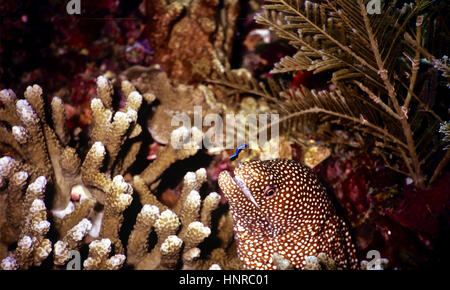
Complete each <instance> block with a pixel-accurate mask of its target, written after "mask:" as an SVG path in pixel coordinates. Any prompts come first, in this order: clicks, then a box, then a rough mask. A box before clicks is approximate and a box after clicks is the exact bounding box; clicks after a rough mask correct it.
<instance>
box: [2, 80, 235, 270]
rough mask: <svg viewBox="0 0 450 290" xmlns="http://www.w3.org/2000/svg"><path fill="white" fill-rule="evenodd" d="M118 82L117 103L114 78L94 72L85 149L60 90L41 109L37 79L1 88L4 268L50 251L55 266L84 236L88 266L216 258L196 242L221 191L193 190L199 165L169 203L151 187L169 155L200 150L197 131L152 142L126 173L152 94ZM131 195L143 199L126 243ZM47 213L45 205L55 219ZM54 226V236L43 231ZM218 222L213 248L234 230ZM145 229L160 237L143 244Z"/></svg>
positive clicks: (200, 179) (204, 264)
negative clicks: (68, 120) (152, 154)
mask: <svg viewBox="0 0 450 290" xmlns="http://www.w3.org/2000/svg"><path fill="white" fill-rule="evenodd" d="M121 87H122V92H123V93H124V96H125V102H124V105H123V106H122V107H117V105H115V104H116V103H117V102H115V100H114V95H113V93H114V88H113V85H112V82H110V81H109V80H108V79H107V78H105V77H103V76H101V77H99V78H98V79H97V98H94V99H93V100H92V101H91V109H92V116H93V121H92V126H91V128H90V137H91V139H90V141H89V144H88V148H83V147H81V146H82V145H80V144H77V143H76V142H75V141H74V140H72V139H71V138H70V134H69V133H68V132H67V131H66V127H65V124H64V122H65V113H64V104H63V102H62V101H61V100H60V99H59V98H57V97H54V98H53V99H52V101H51V106H50V108H46V104H45V103H46V102H45V101H44V99H43V97H42V90H41V88H40V87H39V86H37V85H34V86H32V87H29V88H28V89H27V90H26V92H25V99H18V98H17V97H16V95H15V94H14V93H13V92H12V91H10V90H3V91H1V93H0V101H1V103H0V105H1V106H0V110H1V117H0V118H1V126H0V129H1V130H2V131H1V133H2V134H1V139H0V148H1V150H2V152H9V155H10V156H4V157H2V158H0V190H1V194H2V195H1V197H2V200H1V202H0V205H1V206H2V208H4V209H5V211H4V212H2V215H1V218H0V222H1V236H0V238H1V243H0V254H1V256H0V258H1V259H2V260H3V261H2V264H1V265H2V269H28V268H30V267H32V266H34V267H38V266H40V265H41V264H42V262H43V261H44V260H45V259H46V258H47V257H48V255H49V253H50V252H51V251H53V253H54V254H53V265H54V267H55V268H61V267H62V266H64V265H65V264H66V263H68V262H69V260H70V259H71V253H72V251H78V250H80V249H81V247H83V246H85V245H86V244H89V255H88V257H87V259H86V260H85V261H84V263H83V266H84V268H85V269H119V268H120V267H122V266H123V265H125V264H127V265H130V266H135V267H136V268H138V269H173V268H178V267H181V268H185V269H193V268H209V267H210V266H211V265H212V264H213V262H214V263H217V261H216V260H214V261H213V259H212V258H210V259H208V258H206V259H204V258H202V259H200V252H201V250H200V248H201V247H199V245H200V244H201V243H202V242H204V241H205V239H206V238H207V237H208V236H210V235H211V232H212V231H211V227H212V224H211V223H212V222H211V215H212V212H213V211H214V210H215V209H216V208H217V207H218V204H219V200H220V197H219V195H218V194H217V193H210V194H209V195H207V196H206V197H205V198H204V200H203V201H202V198H201V195H200V193H199V192H200V187H201V185H202V184H203V183H205V181H206V171H205V170H204V169H201V170H198V171H197V172H196V173H193V172H190V173H188V174H186V177H185V181H184V186H183V189H182V193H181V195H180V198H179V201H178V204H176V205H175V207H174V208H172V209H169V208H168V207H167V206H166V205H164V204H162V203H161V202H160V201H159V200H158V197H157V195H156V194H155V192H156V191H155V190H156V188H157V185H158V183H159V181H160V179H159V178H160V176H161V175H162V174H163V173H164V172H165V171H166V170H167V169H168V168H169V167H170V166H171V165H172V164H173V163H175V162H177V161H179V160H183V159H185V158H188V157H190V156H193V155H194V154H196V153H197V151H198V150H199V148H200V147H199V143H200V142H202V138H203V133H202V132H201V131H199V130H198V129H197V128H195V127H193V128H189V129H188V128H185V127H180V128H178V129H176V130H174V131H173V132H172V134H171V136H170V137H171V141H172V142H171V144H169V145H167V146H163V147H160V148H159V151H158V154H157V158H156V160H153V161H152V162H151V163H150V164H148V166H147V167H145V168H144V169H143V170H142V171H141V172H140V174H138V175H135V176H134V178H133V177H130V178H129V179H128V177H127V179H125V178H124V176H130V174H132V173H131V172H130V170H129V169H130V168H131V167H132V166H133V164H135V163H136V162H135V160H136V156H137V155H138V154H139V151H140V147H141V145H142V144H143V143H144V140H143V134H142V132H143V130H142V126H141V125H142V124H138V114H139V112H141V111H142V108H141V107H142V104H143V103H144V102H145V103H147V104H150V103H152V102H153V101H154V100H155V96H154V95H150V94H144V95H143V96H142V95H141V94H140V93H139V92H138V91H136V89H135V87H134V86H133V85H132V84H131V83H130V82H128V81H126V80H124V81H123V82H122V83H121ZM48 112H50V114H48ZM141 119H143V118H141ZM144 121H145V120H144ZM74 144H75V145H74ZM83 152H86V153H83ZM83 155H84V156H83ZM135 190H136V192H137V193H138V194H137V195H134V191H135ZM74 196H76V197H77V198H75V199H73V197H74ZM133 197H138V198H139V200H140V202H141V204H142V205H143V206H142V210H141V212H140V213H139V214H138V216H137V219H136V224H135V226H134V230H133V231H132V232H131V234H130V236H129V238H128V243H127V244H126V245H124V244H123V242H124V240H123V238H122V239H121V237H120V236H119V232H120V230H121V228H122V223H123V220H124V211H125V210H126V209H127V208H128V207H129V205H130V204H131V202H132V200H133ZM44 201H45V202H44ZM18 205H22V206H18ZM47 213H51V214H52V216H53V219H52V220H53V221H54V223H53V224H50V222H49V221H47ZM222 220H223V219H222ZM51 227H54V229H55V230H56V231H55V233H56V236H52V237H51V238H48V237H46V235H47V232H48V231H49V229H50V228H51ZM219 228H220V229H222V230H220V231H218V232H217V234H218V236H219V239H221V240H222V242H221V243H220V248H218V249H220V251H223V252H225V251H227V250H228V249H230V244H231V243H232V229H231V226H230V223H227V222H224V221H222V222H221V223H219ZM152 230H154V232H155V233H156V237H157V240H156V241H154V243H153V240H151V239H150V245H152V246H153V248H152V250H151V251H150V252H149V251H148V250H149V249H148V247H149V235H150V236H151V232H152ZM50 239H52V241H51V240H50ZM16 242H17V246H16V247H15V248H14V247H12V249H14V250H13V251H12V252H9V251H8V247H11V245H13V244H14V243H16ZM231 249H232V247H231ZM231 251H232V250H231ZM210 256H211V255H210ZM231 256H232V255H231ZM232 260H233V258H229V259H223V261H222V262H223V263H222V266H223V267H227V266H228V265H229V266H230V267H231V266H233V265H234V267H235V268H237V267H239V264H237V263H236V264H233V263H234V262H229V261H232Z"/></svg>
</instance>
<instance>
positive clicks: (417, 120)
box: [219, 0, 449, 187]
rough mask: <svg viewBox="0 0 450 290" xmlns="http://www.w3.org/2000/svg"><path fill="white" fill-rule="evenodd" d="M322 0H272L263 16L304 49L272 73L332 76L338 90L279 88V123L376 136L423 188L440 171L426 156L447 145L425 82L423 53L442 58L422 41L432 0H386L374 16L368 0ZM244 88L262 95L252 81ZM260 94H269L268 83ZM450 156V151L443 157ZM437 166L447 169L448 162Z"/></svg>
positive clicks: (380, 147) (388, 156) (393, 162)
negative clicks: (402, 1)
mask: <svg viewBox="0 0 450 290" xmlns="http://www.w3.org/2000/svg"><path fill="white" fill-rule="evenodd" d="M317 2H318V3H313V2H310V1H298V0H297V1H296V0H293V1H292V0H291V1H288V0H287V1H284V0H268V1H266V3H267V4H266V5H265V6H264V10H265V11H264V14H263V15H258V16H257V17H256V21H257V22H258V23H260V24H264V25H267V26H268V27H269V28H270V29H271V30H273V31H275V32H276V33H277V35H278V36H279V37H280V38H283V39H286V40H287V41H289V43H290V44H291V45H293V46H295V47H297V48H298V52H297V53H296V54H295V55H294V56H288V57H284V58H282V59H281V61H280V62H279V63H277V64H276V65H275V67H274V69H273V70H272V73H286V72H296V71H305V70H308V71H313V72H314V73H320V72H324V71H328V72H330V73H331V74H332V77H331V82H332V83H333V84H334V87H335V88H333V89H329V90H323V91H316V90H308V89H307V88H304V87H303V88H302V89H301V90H293V89H289V90H286V89H280V91H279V93H278V94H276V95H271V96H269V97H268V99H269V100H272V101H273V98H274V97H275V98H276V101H275V102H273V104H274V105H278V106H280V108H281V113H282V114H283V116H282V118H280V121H286V122H288V121H289V123H290V126H289V127H290V129H294V131H297V132H301V133H305V131H308V130H309V131H310V132H311V131H314V132H316V133H318V134H319V135H320V133H323V135H328V136H329V135H330V134H332V133H333V130H324V129H323V128H324V127H329V125H330V124H338V125H339V126H340V127H341V128H345V129H346V130H347V131H349V132H351V133H352V134H356V135H358V136H364V138H367V140H369V139H370V140H372V141H373V142H372V144H373V145H374V146H375V148H376V150H377V151H378V152H379V154H381V156H382V157H383V158H384V160H385V161H386V163H387V165H388V166H389V167H391V168H392V169H394V170H396V171H398V172H401V173H404V174H405V175H408V176H410V177H411V178H412V179H413V180H414V183H415V185H416V186H418V187H424V186H425V185H426V184H427V183H428V181H429V180H430V178H429V177H427V174H428V175H431V174H432V173H433V170H430V168H429V164H428V163H427V161H428V160H429V159H430V157H431V156H432V155H433V154H435V153H436V152H439V151H438V150H439V149H440V148H441V147H442V141H441V140H440V139H439V136H438V134H437V131H438V128H439V123H441V122H442V120H441V118H440V117H439V116H438V114H436V113H435V112H434V111H433V109H432V108H431V107H432V106H431V105H430V104H429V103H430V102H428V101H427V97H426V96H424V93H423V92H424V90H423V89H421V88H420V87H419V85H418V83H419V82H418V77H419V69H421V57H424V58H426V59H428V60H429V62H431V63H432V62H433V61H435V59H434V58H433V57H432V56H431V54H430V53H428V52H427V51H426V50H425V49H424V47H423V44H424V43H425V42H426V37H425V36H424V30H425V29H424V27H426V25H425V23H424V22H425V21H427V20H428V19H427V11H426V8H427V7H428V5H429V1H420V0H419V1H416V3H415V4H409V5H404V6H403V7H398V6H400V5H398V3H397V1H384V2H383V5H382V6H383V7H382V13H381V14H373V15H369V14H368V13H367V10H366V4H367V2H368V1H365V2H364V1H363V0H356V1H355V0H336V1H331V0H328V1H320V2H319V1H317ZM386 2H387V3H389V4H387V3H386ZM425 65H426V64H425ZM226 79H227V80H228V81H229V80H230V78H226ZM219 83H220V84H222V85H225V86H226V85H227V84H228V85H230V82H228V83H227V82H226V81H222V82H219ZM260 87H261V88H264V86H260ZM254 88H255V87H253V89H254ZM241 89H242V90H243V91H246V92H247V93H255V90H253V92H252V91H249V90H247V89H246V86H245V85H244V86H241ZM257 94H258V93H257ZM259 95H261V96H263V97H267V95H269V94H268V92H267V90H265V89H263V90H262V91H261V93H259ZM319 127H322V129H323V130H318V129H317V128H319ZM319 137H321V138H322V137H326V136H319ZM325 139H326V138H325ZM448 158H449V156H448V154H447V155H446V156H445V158H444V160H443V161H442V162H447V161H448ZM434 168H441V169H442V164H441V165H439V166H436V165H434ZM436 174H438V173H437V172H435V173H434V175H436ZM434 175H433V176H434ZM431 179H433V178H431Z"/></svg>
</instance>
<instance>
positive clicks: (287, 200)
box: [219, 159, 330, 234]
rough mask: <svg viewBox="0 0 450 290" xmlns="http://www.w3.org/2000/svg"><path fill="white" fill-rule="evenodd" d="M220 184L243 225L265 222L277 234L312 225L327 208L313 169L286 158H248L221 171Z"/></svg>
mask: <svg viewBox="0 0 450 290" xmlns="http://www.w3.org/2000/svg"><path fill="white" fill-rule="evenodd" d="M219 186H220V188H221V189H222V191H223V193H224V194H225V197H226V198H227V200H228V202H229V204H230V207H231V210H232V212H233V215H234V219H235V222H236V220H238V221H239V222H240V223H241V224H245V225H255V224H258V225H264V226H263V228H264V229H265V230H266V231H269V232H270V231H272V232H274V234H279V233H282V232H285V231H289V230H292V229H293V228H295V227H298V226H302V225H304V223H311V226H313V225H314V223H315V221H316V220H320V219H323V218H324V217H325V216H324V215H326V213H327V210H329V207H330V201H329V199H328V197H327V195H326V191H325V189H324V187H323V186H322V185H321V184H320V183H319V181H318V179H317V177H316V176H315V175H314V173H313V172H312V171H311V170H310V169H309V168H307V167H305V166H303V165H301V164H300V163H298V162H296V161H292V160H287V159H275V160H268V161H259V160H255V161H249V162H245V163H243V164H241V165H240V166H239V167H238V168H236V169H235V170H234V176H232V175H231V174H230V173H229V172H226V171H223V172H221V174H220V175H219Z"/></svg>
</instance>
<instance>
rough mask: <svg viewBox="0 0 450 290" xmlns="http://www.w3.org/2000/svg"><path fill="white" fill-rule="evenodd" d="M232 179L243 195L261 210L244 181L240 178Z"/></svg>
mask: <svg viewBox="0 0 450 290" xmlns="http://www.w3.org/2000/svg"><path fill="white" fill-rule="evenodd" d="M230 177H231V179H232V180H233V181H234V183H235V184H236V185H237V186H238V187H239V188H240V189H241V191H242V193H243V194H244V195H245V197H246V198H248V200H250V202H251V203H253V204H254V205H255V206H256V208H258V209H260V207H259V205H258V203H257V202H256V200H255V198H254V197H253V195H252V193H251V192H250V190H249V189H248V187H247V185H245V183H244V181H243V180H242V179H241V178H240V177H239V176H234V177H233V176H231V175H230Z"/></svg>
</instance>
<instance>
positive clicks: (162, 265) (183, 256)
mask: <svg viewBox="0 0 450 290" xmlns="http://www.w3.org/2000/svg"><path fill="white" fill-rule="evenodd" d="M204 182H206V170H205V169H199V170H197V171H196V172H195V173H194V172H188V173H187V174H186V175H185V177H184V182H183V188H182V191H181V194H180V197H179V199H178V201H177V203H176V204H175V205H174V207H173V208H172V209H168V208H167V207H166V206H164V205H163V204H161V203H160V202H159V201H158V200H157V198H156V196H155V195H154V194H152V193H151V191H150V189H149V188H148V187H147V186H146V185H145V183H144V182H143V180H142V178H141V177H140V176H135V177H134V184H135V186H136V191H137V192H138V193H139V195H140V196H141V200H145V201H146V202H147V203H145V204H144V206H143V207H142V209H141V212H140V213H139V215H138V217H137V220H136V224H135V226H134V229H133V231H132V232H131V235H130V238H129V240H128V247H127V251H128V252H127V253H128V263H130V264H132V265H134V266H135V267H136V268H137V269H174V268H176V267H177V265H178V264H179V263H180V260H181V262H182V265H183V266H182V267H181V269H208V268H209V267H210V266H211V265H212V264H218V262H219V261H217V259H216V258H215V253H217V251H222V252H224V251H225V250H226V248H228V247H229V244H230V240H231V239H230V238H229V236H228V237H227V236H226V235H225V236H223V235H222V236H221V237H219V238H220V239H221V241H222V243H221V247H220V248H217V249H215V250H214V251H216V252H214V251H213V252H212V253H210V255H209V257H208V258H207V259H206V260H200V259H199V258H200V254H201V250H200V248H199V247H198V246H199V244H200V243H202V242H203V241H204V240H205V239H206V238H207V237H208V236H209V235H210V234H211V213H212V212H213V211H214V210H215V209H216V208H217V207H218V205H219V201H220V196H219V195H218V194H217V193H215V192H211V193H210V194H208V195H207V196H206V197H205V199H204V200H203V201H202V199H201V196H200V194H199V192H198V191H199V190H200V187H201V186H202V184H203V183H204ZM152 230H154V232H155V233H156V235H157V243H156V245H155V246H154V247H153V249H152V250H151V251H150V252H148V241H147V240H148V236H149V234H150V233H151V231H152ZM222 230H223V231H224V232H225V233H228V235H232V230H231V227H230V225H229V224H227V225H225V226H222ZM235 258H236V257H234V260H233V258H228V259H222V261H220V262H219V263H220V264H221V265H222V267H224V266H225V267H227V268H239V263H238V261H237V260H236V259H235ZM225 263H228V264H225ZM233 263H234V264H233ZM219 267H220V265H219Z"/></svg>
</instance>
